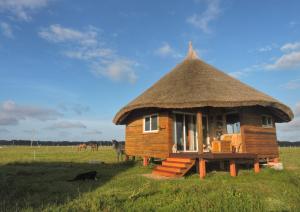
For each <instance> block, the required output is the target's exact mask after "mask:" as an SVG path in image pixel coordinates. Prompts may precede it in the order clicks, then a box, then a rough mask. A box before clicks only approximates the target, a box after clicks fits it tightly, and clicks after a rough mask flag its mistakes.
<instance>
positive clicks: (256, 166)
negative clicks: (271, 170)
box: [254, 159, 260, 173]
mask: <svg viewBox="0 0 300 212" xmlns="http://www.w3.org/2000/svg"><path fill="white" fill-rule="evenodd" d="M259 171H260V170H259V160H258V159H255V160H254V172H255V173H259Z"/></svg>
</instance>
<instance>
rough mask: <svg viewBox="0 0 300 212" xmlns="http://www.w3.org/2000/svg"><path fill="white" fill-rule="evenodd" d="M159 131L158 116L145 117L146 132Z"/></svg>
mask: <svg viewBox="0 0 300 212" xmlns="http://www.w3.org/2000/svg"><path fill="white" fill-rule="evenodd" d="M153 131H154V132H155V131H158V115H157V114H154V115H150V116H145V118H144V132H153Z"/></svg>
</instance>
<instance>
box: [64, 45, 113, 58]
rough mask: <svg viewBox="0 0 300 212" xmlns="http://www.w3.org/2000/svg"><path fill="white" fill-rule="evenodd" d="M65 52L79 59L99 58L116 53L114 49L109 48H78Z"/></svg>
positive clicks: (68, 55) (70, 56)
mask: <svg viewBox="0 0 300 212" xmlns="http://www.w3.org/2000/svg"><path fill="white" fill-rule="evenodd" d="M64 54H65V55H66V56H67V57H69V58H73V59H79V60H93V59H97V58H107V57H110V56H111V55H113V54H114V52H113V50H112V49H109V48H96V49H89V48H80V49H77V50H70V51H65V52H64Z"/></svg>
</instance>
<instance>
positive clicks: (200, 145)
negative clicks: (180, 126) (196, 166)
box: [197, 112, 203, 154]
mask: <svg viewBox="0 0 300 212" xmlns="http://www.w3.org/2000/svg"><path fill="white" fill-rule="evenodd" d="M197 133H198V153H199V154H202V153H203V131H202V112H197Z"/></svg>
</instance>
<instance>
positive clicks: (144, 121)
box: [143, 113, 159, 133]
mask: <svg viewBox="0 0 300 212" xmlns="http://www.w3.org/2000/svg"><path fill="white" fill-rule="evenodd" d="M152 116H157V129H156V130H152V129H151V128H152ZM146 118H150V130H145V128H146ZM158 131H159V116H158V113H154V114H151V115H147V116H144V118H143V133H155V132H158Z"/></svg>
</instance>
